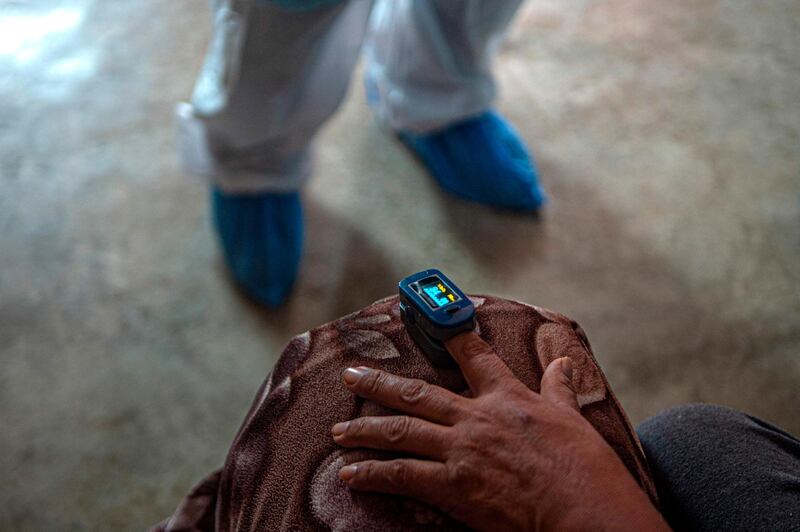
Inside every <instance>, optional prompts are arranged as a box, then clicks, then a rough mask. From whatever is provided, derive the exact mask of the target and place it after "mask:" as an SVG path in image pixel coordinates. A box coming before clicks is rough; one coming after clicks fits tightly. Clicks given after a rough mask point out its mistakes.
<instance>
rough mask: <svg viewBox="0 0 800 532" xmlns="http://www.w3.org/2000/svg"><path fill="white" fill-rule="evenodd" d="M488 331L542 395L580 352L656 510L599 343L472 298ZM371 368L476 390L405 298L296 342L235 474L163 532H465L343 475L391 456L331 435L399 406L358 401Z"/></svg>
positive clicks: (604, 424)
mask: <svg viewBox="0 0 800 532" xmlns="http://www.w3.org/2000/svg"><path fill="white" fill-rule="evenodd" d="M470 299H472V301H473V303H474V305H475V307H476V317H477V324H478V332H479V334H480V335H481V336H482V337H483V338H484V339H485V340H486V341H487V342H488V343H489V344H490V345H492V346H493V347H494V349H495V351H496V352H497V353H498V354H499V355H500V357H501V358H502V359H503V360H504V361H505V362H506V364H508V366H509V367H510V368H511V370H512V371H513V372H514V374H515V375H516V376H517V377H518V378H519V379H520V380H521V381H522V382H524V383H525V384H526V385H527V386H528V387H529V388H530V389H532V390H534V391H537V392H538V391H539V383H540V379H541V377H542V373H543V369H544V368H545V367H546V366H547V364H549V363H550V362H551V361H553V360H555V359H557V358H560V357H562V356H569V357H570V358H571V359H572V362H573V367H574V370H573V384H574V386H575V388H576V391H577V392H578V402H579V404H580V407H581V414H582V415H583V416H584V417H585V418H586V419H587V420H588V421H589V422H590V423H591V424H592V425H593V426H594V427H595V428H596V429H597V430H598V432H599V433H600V434H601V435H602V436H603V438H605V440H606V441H607V442H608V443H609V445H611V447H612V448H613V449H614V451H616V453H617V454H618V455H619V457H620V458H621V459H622V462H623V463H624V464H625V466H626V467H627V468H628V471H630V473H631V475H632V476H633V477H634V478H635V479H636V481H637V482H638V483H639V485H640V486H641V487H642V489H643V490H644V491H645V492H646V493H647V494H648V495H649V497H650V498H651V500H652V501H653V502H654V503H655V504H657V503H658V501H657V498H656V491H655V487H654V484H653V480H652V478H651V476H650V472H649V470H648V467H647V463H646V461H645V457H644V454H643V452H642V449H641V446H640V444H639V441H638V439H637V437H636V433H635V432H634V430H633V428H632V427H631V424H630V422H629V420H628V419H627V417H626V415H625V412H624V411H623V410H622V408H621V406H620V404H619V402H618V401H617V399H616V397H615V396H614V394H613V393H612V391H611V388H610V387H609V385H608V382H607V380H606V378H605V376H604V375H603V373H602V371H601V370H600V367H599V366H598V364H597V361H596V360H595V358H594V355H593V354H592V351H591V348H590V345H589V341H588V339H587V337H586V335H585V334H584V332H583V330H582V329H581V328H580V326H579V325H578V324H577V323H576V322H575V321H573V320H571V319H569V318H567V317H566V316H563V315H561V314H558V313H556V312H553V311H550V310H546V309H543V308H539V307H535V306H531V305H527V304H525V303H518V302H513V301H508V300H504V299H500V298H495V297H486V296H471V297H470ZM350 366H370V367H378V368H381V369H383V370H386V371H389V372H392V373H395V374H397V375H402V376H404V377H410V378H417V379H424V380H425V381H427V382H430V383H433V384H436V385H439V386H442V387H444V388H447V389H449V390H452V391H454V392H456V393H461V394H464V395H468V394H469V389H468V387H467V384H466V382H465V381H464V379H463V377H462V375H461V373H460V372H459V370H458V369H442V368H437V367H435V366H432V365H431V364H430V362H428V360H427V359H426V358H425V356H424V355H423V354H422V352H421V351H420V350H419V348H418V347H417V346H416V344H415V343H414V342H413V341H412V340H411V338H410V336H409V335H408V334H407V332H406V330H405V327H404V326H403V323H402V321H401V319H400V312H399V306H398V299H397V297H389V298H386V299H382V300H380V301H377V302H375V303H373V304H372V305H370V306H368V307H366V308H365V309H363V310H361V311H358V312H355V313H353V314H350V315H348V316H345V317H343V318H340V319H338V320H336V321H333V322H331V323H328V324H325V325H322V326H320V327H317V328H316V329H313V330H312V331H309V332H306V333H304V334H301V335H299V336H297V337H295V338H294V339H292V340H291V341H290V342H289V344H288V345H287V346H286V348H285V350H284V352H283V354H282V355H281V357H280V358H279V360H278V362H277V364H276V365H275V367H274V369H273V371H272V372H271V373H270V374H269V376H268V377H267V379H266V380H265V381H264V383H263V384H262V386H261V388H260V389H259V391H258V393H257V395H256V398H255V401H254V402H253V405H252V406H251V408H250V410H249V412H248V413H247V415H246V417H245V419H244V422H243V424H242V426H241V428H240V429H239V432H238V434H237V435H236V437H235V439H234V441H233V444H232V445H231V448H230V451H229V454H228V457H227V460H226V463H225V466H224V467H223V468H222V469H221V470H219V471H216V472H214V473H212V474H211V475H210V476H208V477H207V478H206V479H204V480H203V481H202V482H201V483H200V484H198V485H197V487H195V488H194V489H193V490H192V491H191V492H190V493H189V494H188V495H187V496H186V497H185V498H184V500H183V501H182V503H181V504H180V506H179V507H178V509H177V510H176V512H175V514H174V515H173V516H172V517H171V518H169V519H167V520H165V521H164V522H162V523H161V524H159V525H156V526H155V527H154V528H153V530H154V531H156V532H176V531H189V530H197V531H211V530H216V531H219V532H227V531H264V530H279V529H280V530H334V531H340V530H364V531H372V530H374V531H393V530H429V529H436V530H462V529H464V527H463V525H461V524H460V523H458V522H456V521H454V520H452V519H451V518H449V517H448V516H446V515H444V514H443V513H441V512H439V511H438V510H436V509H434V508H431V507H428V506H426V505H424V504H421V503H418V502H416V501H413V500H410V499H405V498H401V497H394V496H388V495H381V494H370V493H360V492H353V491H350V490H349V489H348V488H347V486H346V485H345V484H344V483H343V482H342V481H341V480H339V478H338V471H339V469H340V468H341V467H342V466H344V465H346V464H350V463H353V462H356V461H359V460H362V459H365V458H387V457H391V454H389V453H385V452H382V451H373V450H347V449H343V448H340V447H338V446H337V445H336V444H335V443H334V441H333V439H332V437H331V434H330V429H331V427H332V426H333V425H334V424H335V423H336V422H339V421H345V420H349V419H353V418H356V417H360V416H366V415H389V414H392V413H393V412H391V411H390V410H389V409H387V408H384V407H382V406H379V405H376V404H373V403H370V402H367V401H364V400H363V399H361V398H359V397H356V396H354V395H353V394H352V393H350V392H349V391H348V390H347V389H346V388H345V387H344V385H343V384H342V379H341V374H342V371H343V370H344V369H345V368H347V367H350Z"/></svg>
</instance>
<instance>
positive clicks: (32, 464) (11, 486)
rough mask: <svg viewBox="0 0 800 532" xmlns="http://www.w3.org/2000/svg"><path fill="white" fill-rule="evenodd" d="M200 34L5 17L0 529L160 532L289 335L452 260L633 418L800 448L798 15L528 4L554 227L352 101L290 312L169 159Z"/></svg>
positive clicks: (138, 0) (531, 122) (323, 148)
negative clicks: (755, 428)
mask: <svg viewBox="0 0 800 532" xmlns="http://www.w3.org/2000/svg"><path fill="white" fill-rule="evenodd" d="M208 27H209V24H208V8H207V6H206V4H205V3H203V2H200V1H199V0H170V1H168V2H165V1H163V0H117V1H114V2H108V1H105V2H101V1H99V0H66V1H53V0H47V1H45V0H31V1H25V2H21V1H9V0H0V180H1V184H2V189H0V190H1V191H2V192H0V353H1V356H2V358H1V359H0V427H2V428H0V432H1V433H2V436H0V478H2V479H3V481H2V487H0V499H1V500H2V504H1V505H0V529H2V530H89V529H93V530H128V529H129V530H141V529H142V528H143V527H144V526H145V525H147V524H149V523H152V522H154V521H156V520H158V519H160V518H162V517H163V516H165V515H166V514H168V513H169V512H170V511H171V510H172V509H173V507H174V505H175V504H176V503H177V502H178V499H179V497H180V496H181V494H182V493H184V492H185V491H186V490H187V489H188V488H189V487H190V486H191V485H192V483H193V482H194V481H196V480H197V479H199V478H200V477H201V476H202V475H203V474H204V473H205V472H207V471H209V470H210V469H212V468H214V467H216V466H218V465H220V464H221V462H222V460H223V458H224V456H225V451H226V448H227V445H228V443H229V442H230V440H231V438H232V436H233V434H234V431H235V430H236V428H237V426H238V424H239V422H240V420H241V418H242V417H243V415H244V411H245V409H246V407H247V406H248V404H249V401H250V399H251V397H252V395H253V394H254V392H255V389H256V387H257V386H258V384H259V382H260V380H261V379H262V377H263V375H264V374H265V373H266V372H267V371H268V370H269V368H270V365H271V364H272V363H273V362H274V360H275V357H276V356H277V355H278V353H279V352H280V349H281V346H282V344H283V343H284V342H285V341H286V340H287V339H288V338H289V337H290V336H292V335H294V334H295V333H297V332H300V331H302V330H305V329H307V328H309V327H311V326H313V325H315V324H318V323H321V322H323V321H327V320H330V319H333V318H335V317H337V316H340V315H342V314H344V313H346V312H349V311H351V310H354V309H356V308H359V307H360V306H363V305H365V304H367V303H369V302H371V301H372V300H374V299H377V298H379V297H382V296H384V295H388V294H390V293H392V292H393V287H394V285H395V282H396V281H397V279H399V278H400V277H402V276H403V275H404V274H407V273H410V272H412V271H414V270H416V269H421V268H422V267H425V266H428V265H432V264H433V265H439V266H441V267H442V268H444V269H446V271H447V272H449V273H450V274H451V275H452V277H453V278H455V279H456V280H457V281H458V282H459V283H460V284H461V285H462V286H464V287H467V288H468V289H469V291H471V292H475V293H481V292H483V293H494V294H500V295H504V296H507V297H510V298H513V299H518V300H525V301H528V302H532V303H536V304H539V305H544V306H549V307H552V308H554V309H558V310H560V311H562V312H565V313H568V314H570V315H572V316H574V317H575V318H576V319H578V320H579V321H580V322H581V323H582V324H583V325H584V327H585V329H586V330H587V332H588V334H589V336H590V338H591V340H592V342H593V345H594V347H595V350H596V353H597V356H598V358H599V360H600V361H601V363H602V365H603V367H604V369H605V371H606V373H607V375H608V377H609V379H610V381H611V383H612V384H613V386H614V389H615V391H616V392H617V394H618V395H619V397H620V398H621V400H622V402H623V404H624V405H625V407H626V408H627V410H628V412H629V414H630V416H631V418H632V419H633V420H634V421H640V420H642V419H643V418H645V417H646V416H648V415H651V414H654V413H655V412H657V411H659V410H660V409H662V408H665V407H668V406H670V405H676V404H680V403H685V402H689V401H710V402H716V403H722V404H726V405H730V406H733V407H737V408H740V409H744V410H747V411H749V412H752V413H755V414H757V415H760V416H763V417H765V418H767V419H769V420H771V421H773V422H776V423H779V424H782V425H783V426H785V427H786V428H788V429H789V430H791V431H794V432H795V433H797V432H800V408H799V407H798V404H800V176H799V175H798V173H799V172H800V99H799V98H800V96H799V95H800V3H798V2H797V1H796V0H773V1H771V2H758V1H755V0H673V1H670V2H663V1H657V0H576V1H573V2H561V1H556V0H535V1H534V0H531V1H530V2H528V3H526V4H525V6H524V8H523V9H522V11H521V13H520V14H519V17H518V18H517V20H516V21H515V25H514V27H513V29H512V30H511V33H510V35H509V39H508V41H507V43H506V46H505V48H504V49H503V51H502V53H501V55H500V57H499V59H498V62H497V65H496V66H497V72H498V76H499V79H500V82H501V87H502V97H501V99H500V101H499V102H498V106H499V108H500V109H501V110H502V111H503V112H505V114H506V115H507V116H508V117H509V118H510V119H511V120H512V121H513V122H514V123H515V124H516V125H517V126H518V128H519V130H520V131H521V133H522V135H523V136H524V137H525V139H526V140H527V141H528V142H529V144H530V145H531V146H532V147H533V149H534V150H535V153H536V156H537V159H538V162H539V164H540V167H541V172H542V176H543V177H542V179H543V181H544V184H545V185H546V187H547V189H548V191H549V192H550V194H551V197H552V203H551V205H550V206H549V208H548V209H547V212H546V215H545V216H544V218H543V219H542V221H541V222H539V223H536V222H535V221H533V220H531V219H529V218H526V217H520V216H513V215H509V214H504V213H497V212H492V211H489V210H485V209H481V208H477V207H474V206H472V205H469V204H465V203H462V202H460V201H457V200H453V199H451V198H449V197H446V196H444V195H443V194H441V193H440V192H438V190H437V189H436V187H435V186H434V185H433V184H432V182H431V180H430V179H429V178H428V177H427V176H426V175H425V174H424V173H423V172H422V170H421V169H420V167H419V166H417V164H416V163H415V162H414V161H412V160H411V159H410V158H409V157H408V156H407V154H406V153H405V152H404V151H403V150H402V149H401V148H400V147H399V146H398V145H397V144H396V143H395V142H394V141H393V140H391V139H390V138H388V137H387V136H386V135H384V134H383V133H381V132H380V131H379V130H378V129H377V128H376V126H375V125H374V124H373V122H372V118H371V116H370V114H369V112H368V110H367V109H366V106H365V105H364V103H363V100H364V98H363V94H362V90H361V86H360V83H358V82H356V83H354V84H353V88H352V90H351V95H350V97H349V98H348V100H347V102H346V104H345V105H344V107H343V109H342V110H341V112H340V113H339V114H338V115H337V116H336V117H335V119H334V120H333V121H332V122H331V123H330V124H329V125H328V126H326V128H325V129H324V130H323V131H322V133H321V135H320V137H319V139H318V140H319V142H318V150H317V151H318V171H317V175H316V177H315V180H314V181H313V182H312V183H311V185H310V186H309V187H308V188H307V189H306V190H305V205H306V208H307V215H308V247H307V251H306V256H305V262H304V264H303V268H302V272H301V277H300V281H299V286H298V288H297V291H296V293H295V295H294V297H293V299H292V301H291V302H290V304H289V305H288V306H287V307H286V308H285V309H283V310H282V311H278V312H262V311H260V310H258V309H257V308H255V307H253V306H252V305H250V304H248V303H247V302H246V301H244V300H243V299H241V298H240V297H239V296H238V295H237V294H236V292H235V291H234V290H233V289H232V288H231V285H230V284H229V282H228V280H227V278H226V275H225V272H224V268H223V266H222V264H221V262H220V258H219V255H218V251H217V248H216V246H215V242H214V240H213V234H212V232H211V230H210V226H209V219H208V211H207V197H206V194H207V190H206V187H205V186H204V184H203V183H201V182H199V181H196V180H193V179H192V178H190V177H187V176H186V175H184V173H183V172H182V171H181V169H180V168H179V166H178V164H177V161H176V158H175V156H174V142H173V126H172V109H173V105H174V104H175V102H177V101H178V100H180V99H183V98H186V97H187V95H188V94H189V92H190V90H191V85H192V81H193V77H194V75H195V73H196V71H197V69H198V67H199V65H200V62H201V60H202V56H203V52H204V48H205V45H206V42H207V38H208ZM409 191H413V192H414V194H413V195H411V196H410V195H409V194H408V192H409Z"/></svg>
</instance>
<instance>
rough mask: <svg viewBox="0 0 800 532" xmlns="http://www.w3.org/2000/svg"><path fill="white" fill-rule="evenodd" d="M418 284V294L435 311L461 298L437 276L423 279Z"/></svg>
mask: <svg viewBox="0 0 800 532" xmlns="http://www.w3.org/2000/svg"><path fill="white" fill-rule="evenodd" d="M416 284H417V287H416V288H417V293H418V294H420V295H421V296H422V299H424V300H425V302H426V303H427V304H428V305H429V306H430V307H431V308H432V309H434V310H436V309H440V308H442V307H443V306H445V305H449V304H450V303H455V302H456V301H458V300H459V299H461V298H460V297H458V294H456V293H455V292H453V291H452V290H451V289H450V287H449V286H447V285H446V284H444V282H443V281H442V280H441V279H439V277H437V276H435V275H434V276H431V277H428V278H427V279H423V280H422V281H420V282H419V283H416Z"/></svg>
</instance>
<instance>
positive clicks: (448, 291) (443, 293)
mask: <svg viewBox="0 0 800 532" xmlns="http://www.w3.org/2000/svg"><path fill="white" fill-rule="evenodd" d="M399 290H400V317H401V318H402V320H403V323H404V324H405V326H406V329H407V330H408V333H409V334H410V335H411V338H413V339H414V341H415V342H416V343H417V345H418V346H419V348H420V349H421V350H422V352H423V353H425V356H426V357H428V360H430V361H431V363H432V364H434V365H435V366H439V367H453V366H455V365H456V363H455V361H454V360H453V358H452V357H451V356H450V353H448V352H447V348H446V347H445V345H444V341H445V340H449V339H450V338H453V337H454V336H458V335H459V334H461V333H464V332H468V331H472V330H474V329H475V307H474V306H473V304H472V301H470V299H469V298H468V297H467V296H466V295H464V292H462V291H461V289H459V288H458V286H456V285H455V283H453V281H451V280H450V279H448V278H447V276H445V275H444V274H443V273H442V272H440V271H439V270H435V269H431V270H425V271H422V272H419V273H415V274H414V275H411V276H409V277H406V278H405V279H403V280H402V281H400V284H399Z"/></svg>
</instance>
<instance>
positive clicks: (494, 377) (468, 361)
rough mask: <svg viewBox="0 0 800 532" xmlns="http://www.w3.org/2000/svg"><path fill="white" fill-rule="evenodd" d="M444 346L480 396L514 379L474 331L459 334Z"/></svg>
mask: <svg viewBox="0 0 800 532" xmlns="http://www.w3.org/2000/svg"><path fill="white" fill-rule="evenodd" d="M444 344H445V346H446V347H447V350H448V351H449V352H450V354H451V355H453V358H454V359H455V361H456V362H457V363H458V366H459V367H460V368H461V373H463V374H464V378H465V379H467V384H469V387H470V389H471V390H472V391H473V392H475V393H476V394H478V395H480V394H482V393H483V392H486V391H489V390H491V389H494V388H496V387H497V386H498V385H499V384H500V383H501V382H503V381H505V380H508V379H513V378H514V374H513V373H511V370H510V369H508V366H506V363H505V362H503V359H501V358H500V357H499V356H498V355H497V353H495V352H494V349H492V347H491V346H490V345H489V344H487V343H486V342H484V341H483V339H482V338H481V337H480V336H478V334H477V333H475V332H474V331H470V332H466V333H464V334H459V335H458V336H455V337H453V338H451V339H449V340H446V341H445V343H444Z"/></svg>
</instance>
